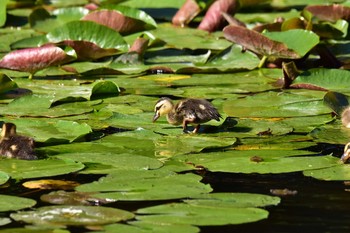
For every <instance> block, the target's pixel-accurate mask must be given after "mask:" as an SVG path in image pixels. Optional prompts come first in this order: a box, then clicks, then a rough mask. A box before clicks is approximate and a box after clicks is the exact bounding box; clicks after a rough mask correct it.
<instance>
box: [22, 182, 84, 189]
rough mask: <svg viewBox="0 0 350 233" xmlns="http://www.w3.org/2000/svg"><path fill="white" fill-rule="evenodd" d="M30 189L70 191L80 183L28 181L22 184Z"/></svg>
mask: <svg viewBox="0 0 350 233" xmlns="http://www.w3.org/2000/svg"><path fill="white" fill-rule="evenodd" d="M22 185H23V186H24V187H26V188H29V189H63V190H69V189H73V188H74V187H76V186H78V185H79V183H77V182H75V181H69V180H35V181H27V182H24V183H23V184H22Z"/></svg>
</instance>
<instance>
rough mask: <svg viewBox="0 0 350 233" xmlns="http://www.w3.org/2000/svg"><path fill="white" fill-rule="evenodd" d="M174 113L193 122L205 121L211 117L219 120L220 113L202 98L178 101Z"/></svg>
mask: <svg viewBox="0 0 350 233" xmlns="http://www.w3.org/2000/svg"><path fill="white" fill-rule="evenodd" d="M175 109H176V114H177V115H179V116H183V117H184V118H187V119H193V120H194V121H195V122H198V123H200V122H207V121H210V120H212V119H215V120H217V121H219V120H220V117H221V116H220V114H219V113H218V111H217V110H216V108H215V107H214V106H213V105H212V104H211V103H210V102H209V101H207V100H204V99H186V100H182V101H180V102H179V103H178V104H177V106H176V107H175Z"/></svg>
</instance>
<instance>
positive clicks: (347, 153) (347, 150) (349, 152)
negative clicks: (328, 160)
mask: <svg viewBox="0 0 350 233" xmlns="http://www.w3.org/2000/svg"><path fill="white" fill-rule="evenodd" d="M340 159H341V161H342V162H343V163H346V162H347V161H348V160H349V159H350V142H349V143H348V144H346V145H345V147H344V154H343V155H342V157H341V158H340Z"/></svg>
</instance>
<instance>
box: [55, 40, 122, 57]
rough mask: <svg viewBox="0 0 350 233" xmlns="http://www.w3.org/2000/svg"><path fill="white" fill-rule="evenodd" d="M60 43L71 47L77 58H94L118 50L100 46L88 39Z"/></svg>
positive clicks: (112, 53)
mask: <svg viewBox="0 0 350 233" xmlns="http://www.w3.org/2000/svg"><path fill="white" fill-rule="evenodd" d="M62 44H64V45H67V46H70V47H72V48H73V49H74V50H75V52H76V53H77V56H78V59H79V60H94V59H98V58H101V57H106V56H111V55H114V54H116V53H117V52H118V50H117V49H113V48H110V49H104V48H100V47H99V46H97V45H96V44H94V43H91V42H89V41H77V40H74V41H73V40H65V41H62Z"/></svg>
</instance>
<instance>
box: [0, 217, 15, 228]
mask: <svg viewBox="0 0 350 233" xmlns="http://www.w3.org/2000/svg"><path fill="white" fill-rule="evenodd" d="M11 222H12V221H11V219H10V218H0V226H4V225H7V224H9V223H11Z"/></svg>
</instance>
